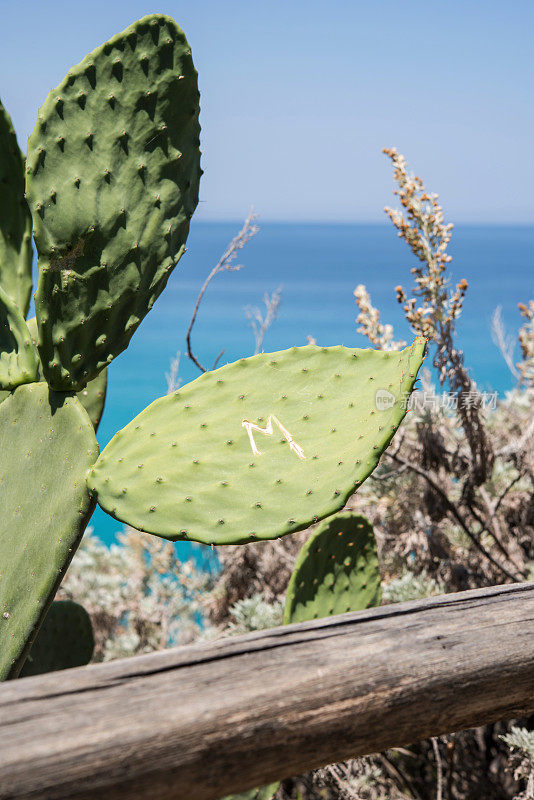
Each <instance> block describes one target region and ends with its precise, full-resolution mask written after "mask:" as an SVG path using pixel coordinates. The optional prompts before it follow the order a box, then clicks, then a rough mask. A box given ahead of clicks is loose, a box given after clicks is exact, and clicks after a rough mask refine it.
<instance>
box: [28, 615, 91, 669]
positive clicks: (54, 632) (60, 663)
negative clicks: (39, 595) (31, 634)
mask: <svg viewBox="0 0 534 800" xmlns="http://www.w3.org/2000/svg"><path fill="white" fill-rule="evenodd" d="M94 647H95V640H94V636H93V626H92V624H91V618H90V616H89V614H88V613H87V611H86V610H85V608H84V607H83V606H81V605H79V604H78V603H74V602H73V601H72V600H54V602H53V603H52V605H51V606H50V608H49V610H48V614H47V615H46V617H45V618H44V620H43V624H42V625H41V627H40V628H39V632H38V634H37V636H36V638H35V641H34V643H33V644H32V647H31V650H30V652H29V654H28V658H27V659H26V661H25V662H24V666H23V667H22V670H21V672H20V675H19V677H20V678H27V677H29V676H30V675H41V674H42V673H44V672H55V671H56V670H60V669H70V668H72V667H83V666H85V664H88V663H89V661H90V660H91V658H92V655H93V650H94Z"/></svg>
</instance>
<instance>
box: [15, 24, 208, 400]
mask: <svg viewBox="0 0 534 800" xmlns="http://www.w3.org/2000/svg"><path fill="white" fill-rule="evenodd" d="M198 113H199V93H198V87H197V73H196V70H195V68H194V66H193V61H192V58H191V50H190V48H189V44H188V43H187V40H186V38H185V35H184V33H183V31H182V30H181V29H180V28H179V27H178V26H177V25H176V23H175V22H174V21H173V20H172V19H171V18H170V17H166V16H162V15H152V16H148V17H144V18H143V19H141V20H140V21H139V22H136V23H134V24H133V25H131V26H130V27H129V28H127V29H126V30H125V31H123V32H122V33H120V34H117V35H116V36H114V37H113V38H112V39H110V40H109V41H108V42H106V43H105V44H104V45H102V46H101V47H99V48H97V49H96V50H94V51H93V52H92V53H90V54H89V55H88V56H86V58H85V59H84V60H83V61H82V62H81V63H80V64H78V65H77V66H76V67H73V68H72V69H71V70H70V72H69V73H68V74H67V76H66V77H65V79H64V80H63V82H62V83H61V84H60V85H59V86H58V87H57V89H54V90H53V91H52V92H50V94H49V96H48V98H47V99H46V101H45V103H44V105H43V106H42V108H41V109H40V113H39V119H38V122H37V125H36V127H35V129H34V131H33V133H32V135H31V136H30V140H29V142H28V157H27V163H28V166H27V170H26V188H27V196H28V203H29V206H30V211H31V213H32V216H33V225H34V238H35V244H36V248H37V252H38V260H39V283H38V287H37V292H36V295H35V307H36V314H37V320H38V325H39V351H40V356H41V361H42V364H43V371H44V374H45V378H46V380H47V381H48V383H49V384H50V386H52V387H53V388H54V389H64V390H70V389H74V390H76V391H79V390H80V389H82V388H83V387H84V386H85V384H86V382H87V381H88V380H90V379H91V378H92V377H94V376H95V375H96V374H97V373H98V372H99V371H100V370H101V369H103V368H104V367H105V366H106V364H108V363H109V362H110V361H111V360H112V359H113V358H114V357H115V356H117V355H118V354H119V353H121V352H122V351H123V350H124V349H125V348H126V347H127V345H128V342H129V341H130V338H131V337H132V335H133V333H134V331H135V330H136V328H137V327H138V325H139V323H140V322H141V320H142V319H143V317H144V316H145V315H146V313H147V312H148V311H149V310H150V309H151V308H152V305H153V303H154V301H155V300H156V298H157V297H158V296H159V294H160V293H161V291H162V290H163V288H164V287H165V284H166V282H167V279H168V277H169V275H170V273H171V271H172V269H173V267H174V266H175V265H176V263H177V262H178V260H179V259H180V257H181V255H182V254H183V252H184V249H185V241H186V238H187V234H188V231H189V221H190V219H191V216H192V214H193V211H194V210H195V207H196V205H197V202H198V186H199V180H200V174H201V170H200V150H199V133H200V126H199V122H198Z"/></svg>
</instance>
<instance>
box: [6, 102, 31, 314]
mask: <svg viewBox="0 0 534 800" xmlns="http://www.w3.org/2000/svg"><path fill="white" fill-rule="evenodd" d="M31 230H32V220H31V216H30V212H29V210H28V205H27V203H26V200H25V198H24V156H23V155H22V153H21V152H20V150H19V146H18V144H17V137H16V135H15V131H14V130H13V124H12V122H11V118H10V116H9V114H8V113H7V111H6V110H5V108H4V106H3V105H2V103H1V102H0V286H1V287H2V288H3V289H4V291H5V292H6V293H7V294H8V295H9V297H11V299H12V300H13V301H14V302H15V303H16V304H17V306H18V307H19V309H20V311H21V313H22V316H23V317H25V316H26V314H27V313H28V307H29V305H30V295H31V291H32V244H31Z"/></svg>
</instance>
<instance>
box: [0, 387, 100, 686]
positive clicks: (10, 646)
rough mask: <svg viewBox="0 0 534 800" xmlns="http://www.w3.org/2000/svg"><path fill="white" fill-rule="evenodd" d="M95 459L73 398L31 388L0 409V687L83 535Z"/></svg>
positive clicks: (13, 670) (23, 653) (83, 416)
mask: <svg viewBox="0 0 534 800" xmlns="http://www.w3.org/2000/svg"><path fill="white" fill-rule="evenodd" d="M97 453H98V446H97V443H96V438H95V433H94V430H93V427H92V425H91V423H90V421H89V418H88V416H87V414H86V412H85V411H84V409H83V408H82V406H81V405H80V403H79V401H78V400H77V398H76V397H74V396H67V395H65V394H55V393H54V392H51V391H50V390H49V388H48V386H47V384H46V383H31V384H27V385H25V386H19V387H18V389H15V391H14V392H12V393H11V394H10V396H9V397H7V398H6V399H5V400H4V401H3V403H1V404H0V508H1V509H2V520H1V523H0V526H1V529H0V680H3V679H5V678H6V677H15V676H16V675H17V673H18V670H19V669H20V667H21V665H22V663H23V662H24V659H25V657H26V654H27V652H28V649H29V647H30V644H31V641H32V639H33V637H34V635H35V633H36V631H37V629H38V627H39V625H40V623H41V620H42V619H43V617H44V615H45V613H46V610H47V608H48V605H49V603H50V601H51V600H52V598H53V596H54V594H55V592H56V590H57V587H58V586H59V583H60V581H61V579H62V578H63V575H64V573H65V570H66V568H67V567H68V565H69V563H70V560H71V558H72V556H73V554H74V552H75V550H76V548H77V546H78V543H79V541H80V539H81V537H82V535H83V532H84V530H85V527H86V525H87V522H88V520H89V518H90V516H91V513H92V510H93V508H94V503H93V502H92V500H91V497H90V495H89V493H88V491H87V487H86V484H85V475H86V473H87V470H88V469H89V468H90V466H91V465H92V464H93V462H94V460H95V459H96V456H97Z"/></svg>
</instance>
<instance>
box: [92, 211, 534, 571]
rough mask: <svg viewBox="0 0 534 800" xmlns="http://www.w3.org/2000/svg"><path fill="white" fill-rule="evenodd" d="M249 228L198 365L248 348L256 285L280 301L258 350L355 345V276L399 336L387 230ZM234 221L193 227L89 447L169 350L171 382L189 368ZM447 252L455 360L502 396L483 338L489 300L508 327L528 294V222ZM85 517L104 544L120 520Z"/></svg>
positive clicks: (402, 260)
mask: <svg viewBox="0 0 534 800" xmlns="http://www.w3.org/2000/svg"><path fill="white" fill-rule="evenodd" d="M260 225H261V230H260V232H259V233H258V234H257V236H256V237H255V238H254V239H253V240H252V241H251V242H250V243H249V244H248V245H247V246H246V247H245V249H244V250H243V251H241V254H240V255H241V257H240V258H239V259H238V263H243V264H244V265H245V266H244V269H243V270H241V271H239V272H233V273H224V274H220V275H218V276H217V277H216V278H215V280H214V281H213V282H212V284H211V286H210V288H209V289H208V292H207V294H206V296H205V298H204V302H203V304H202V306H201V309H200V313H199V316H198V319H197V323H196V326H195V328H194V330H193V347H194V351H195V353H196V355H197V357H198V358H199V359H200V361H201V362H203V363H205V364H206V365H210V366H211V364H212V363H213V361H214V359H215V358H216V357H217V355H218V354H219V352H220V350H221V349H222V348H223V347H224V348H225V354H224V357H223V359H222V360H221V362H220V363H221V364H224V363H226V362H227V361H233V360H234V359H236V358H239V357H242V356H247V355H250V354H252V352H253V350H254V339H253V336H252V332H251V329H250V327H249V324H248V322H247V320H246V318H245V315H244V313H243V308H244V306H246V305H258V306H262V302H263V294H264V292H272V291H273V290H274V289H276V288H277V287H278V286H281V287H282V303H281V306H280V311H279V318H278V320H277V322H275V324H274V326H273V327H272V328H271V329H270V331H269V332H268V334H267V336H266V339H265V343H264V349H265V350H266V351H268V350H278V349H282V348H286V347H291V346H292V345H303V344H306V343H307V341H306V337H307V336H308V335H311V336H313V337H314V338H315V339H316V340H317V342H318V344H321V345H333V344H346V345H355V346H363V347H365V346H367V341H366V340H365V339H364V338H363V337H362V336H360V335H358V334H357V333H356V324H355V317H356V314H357V309H356V306H355V303H354V297H353V290H354V288H355V286H356V285H357V284H358V283H364V284H366V286H367V288H368V290H369V292H370V293H371V298H372V301H373V303H374V305H375V306H377V307H378V308H379V309H380V311H381V314H382V320H383V321H384V322H391V323H393V324H394V325H395V332H396V337H397V338H403V339H407V340H409V339H410V332H409V329H408V327H407V325H406V323H405V322H404V317H403V315H402V310H401V308H400V307H399V306H398V304H397V303H396V300H395V292H394V287H395V286H396V285H397V284H402V285H404V286H405V287H408V286H410V285H411V275H410V267H412V266H413V265H414V258H413V257H412V256H411V253H410V251H409V250H408V247H407V246H406V245H405V244H404V242H402V241H401V240H400V239H399V238H398V237H397V236H396V233H395V231H394V230H393V228H392V227H391V225H389V224H387V223H384V224H383V225H332V224H329V225H315V224H314V225H303V224H275V223H269V224H261V220H260ZM239 228H240V224H239V223H235V224H232V223H197V224H193V226H192V229H191V234H190V237H189V240H188V248H189V249H188V251H187V253H186V254H185V255H184V257H183V258H182V260H181V261H180V263H179V264H178V266H177V267H176V269H175V271H174V273H173V274H172V275H171V277H170V279H169V283H168V285H167V288H166V289H165V291H164V292H163V294H162V295H161V297H160V298H159V300H158V301H157V302H156V304H155V306H154V308H153V310H152V311H151V312H150V314H149V315H148V316H147V317H146V319H145V320H144V322H143V323H142V325H141V327H140V328H139V330H138V331H137V332H136V334H135V336H134V338H133V339H132V342H131V344H130V346H129V348H128V350H127V351H126V352H125V353H123V354H122V355H121V356H120V357H119V358H117V359H115V361H114V362H113V363H112V365H111V367H110V370H109V389H108V397H107V402H106V409H105V412H104V416H103V418H102V422H101V425H100V430H99V433H98V439H99V443H100V447H101V448H102V447H104V446H105V444H106V443H107V442H108V441H109V439H110V438H111V437H112V436H113V434H114V433H115V432H116V431H117V430H119V429H120V428H122V427H124V426H125V425H126V424H127V423H128V422H129V421H130V420H131V419H132V418H133V417H134V416H135V415H136V414H138V413H139V412H140V411H142V410H143V409H144V408H145V407H146V406H147V405H148V404H149V403H150V402H152V401H153V400H155V399H156V398H157V397H160V396H161V395H163V394H165V392H166V380H165V372H166V371H168V368H169V361H170V359H171V358H172V357H173V356H174V354H175V353H176V351H177V350H180V351H181V352H182V358H181V364H180V378H181V379H182V382H183V383H187V382H188V381H190V380H192V379H193V378H195V377H197V375H198V374H199V373H198V370H197V369H196V367H195V366H194V365H193V364H192V362H190V361H189V360H188V358H187V356H186V354H185V353H186V347H185V332H186V329H187V326H188V323H189V319H190V317H191V313H192V310H193V307H194V303H195V299H196V296H197V294H198V290H199V288H200V286H201V285H202V282H203V280H204V278H205V276H206V275H207V273H208V272H209V270H210V269H211V268H212V266H213V265H214V264H215V263H216V262H217V260H218V258H219V256H220V254H221V253H222V251H223V250H224V249H225V247H226V245H227V244H228V242H229V240H230V239H231V238H232V236H234V234H235V233H236V232H237V230H238V229H239ZM449 252H450V254H451V255H452V256H453V261H452V263H451V265H450V271H451V274H452V278H453V280H454V281H455V282H457V281H458V280H460V279H461V278H466V279H467V281H468V282H469V289H468V293H467V296H466V299H465V303H464V314H463V316H462V318H461V319H460V321H459V324H458V331H459V336H458V341H459V344H460V345H461V346H462V348H463V349H464V351H465V354H466V363H467V364H468V365H469V366H470V367H471V369H472V375H473V377H474V378H475V380H476V381H477V383H478V385H479V387H480V388H481V389H485V390H495V391H498V392H500V393H503V392H505V391H506V390H507V389H510V388H511V387H512V386H513V378H512V376H511V375H510V373H509V371H508V368H507V367H506V365H505V363H504V361H503V359H502V357H501V356H500V354H499V352H498V350H497V349H496V347H495V345H494V344H493V342H492V339H491V333H490V322H491V316H492V314H493V311H494V309H495V307H496V306H497V305H501V306H502V316H503V319H504V322H505V324H506V326H507V327H508V329H509V330H510V331H511V332H515V331H517V328H518V327H519V325H520V319H521V318H520V315H519V312H518V311H517V303H518V302H526V301H528V300H529V299H530V298H532V297H533V296H534V277H533V275H534V270H533V263H532V261H533V256H532V254H533V253H534V227H524V226H522V227H519V226H518V227H514V226H506V227H504V226H503V227H496V226H492V227H483V226H460V225H459V226H457V227H456V228H455V229H454V232H453V240H452V242H451V246H450V250H449ZM518 358H519V350H517V359H518ZM517 359H516V360H517ZM91 524H92V525H93V527H94V529H95V532H96V533H97V534H98V535H99V536H100V537H101V538H102V539H103V540H104V541H105V542H111V541H113V539H114V537H115V534H116V532H117V531H118V530H120V524H119V523H117V522H116V521H115V520H113V519H111V518H110V517H108V516H107V515H106V514H104V513H103V512H102V511H100V510H99V509H97V511H96V512H95V515H94V517H93V521H92V523H91ZM178 549H179V551H180V553H181V555H182V556H186V554H187V553H188V552H190V545H189V544H187V543H180V544H179V545H178Z"/></svg>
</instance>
